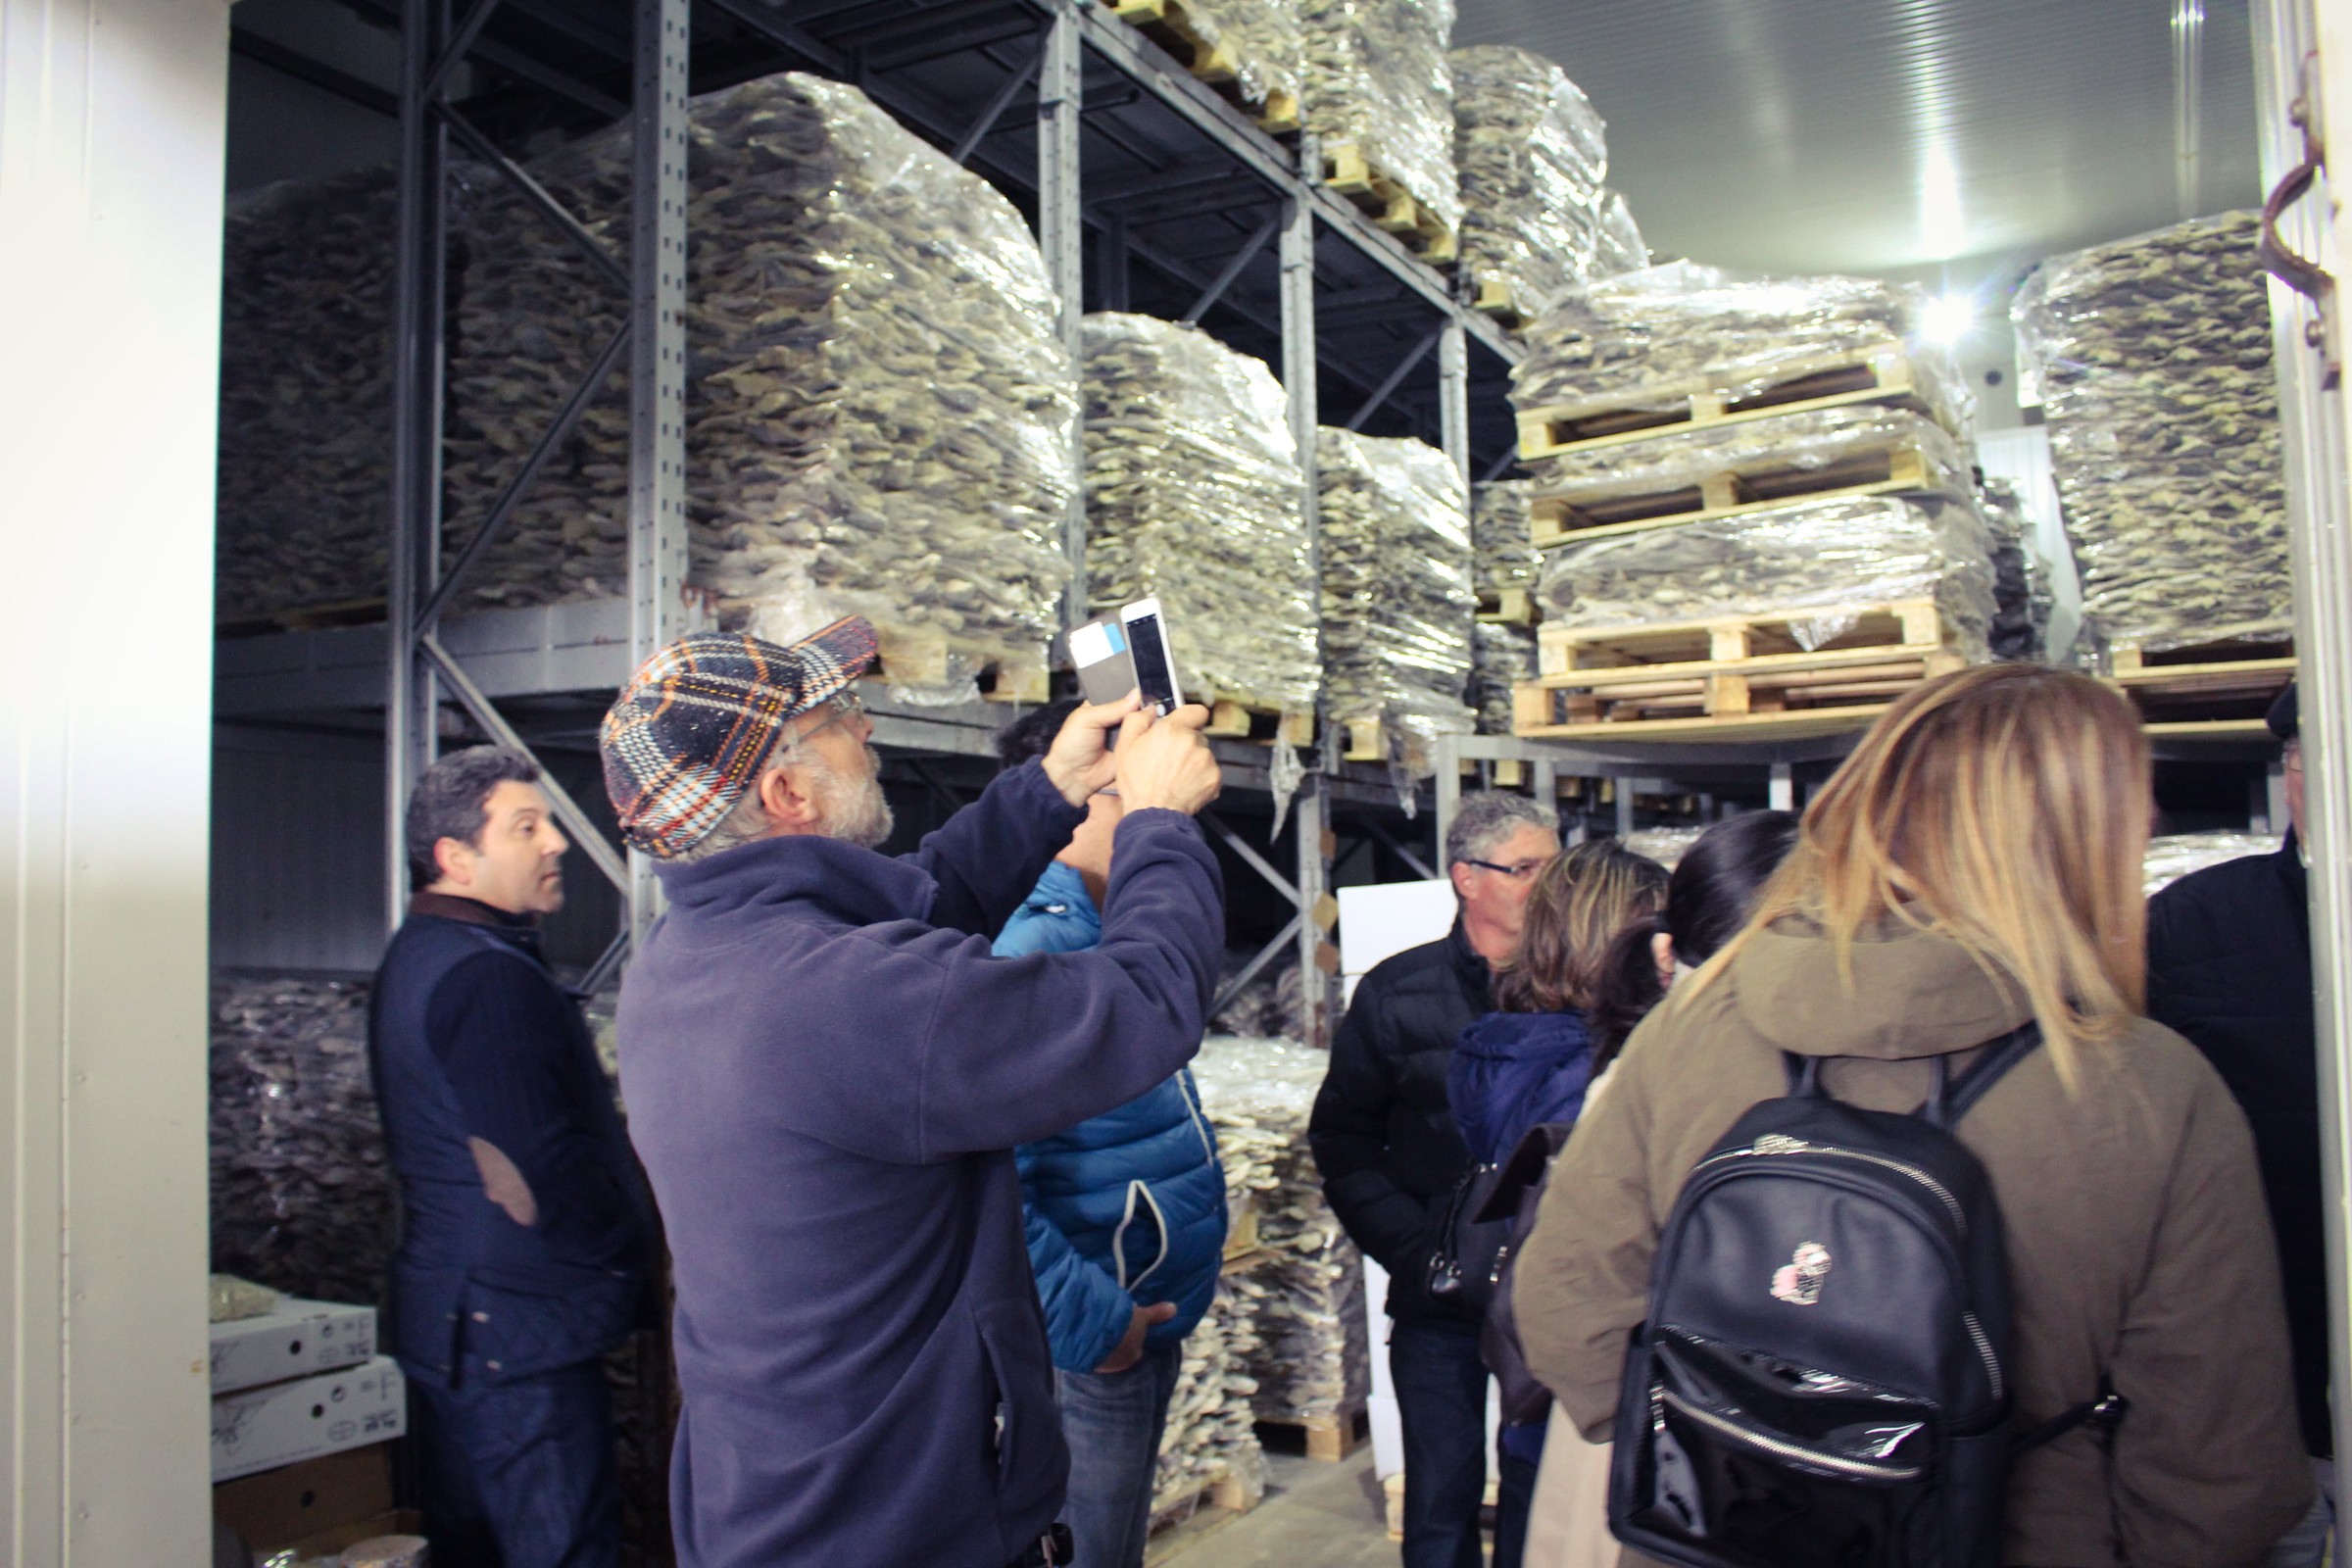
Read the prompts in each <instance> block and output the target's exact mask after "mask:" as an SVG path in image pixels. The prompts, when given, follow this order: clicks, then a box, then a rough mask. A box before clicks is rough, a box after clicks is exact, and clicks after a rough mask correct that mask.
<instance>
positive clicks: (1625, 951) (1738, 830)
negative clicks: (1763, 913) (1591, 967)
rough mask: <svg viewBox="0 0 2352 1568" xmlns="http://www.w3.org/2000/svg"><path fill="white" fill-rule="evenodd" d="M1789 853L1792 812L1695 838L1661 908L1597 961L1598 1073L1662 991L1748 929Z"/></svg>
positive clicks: (1748, 817) (1750, 816)
mask: <svg viewBox="0 0 2352 1568" xmlns="http://www.w3.org/2000/svg"><path fill="white" fill-rule="evenodd" d="M1794 848H1796V813H1795V812H1794V811H1748V812H1745V813H1743V814H1741V815H1740V816H1735V817H1732V818H1730V819H1729V820H1727V821H1722V822H1718V823H1716V824H1715V825H1714V826H1713V827H1711V828H1709V829H1707V830H1706V832H1704V833H1702V834H1700V835H1699V838H1698V842H1697V843H1695V844H1693V845H1691V848H1690V850H1689V851H1688V852H1686V853H1685V854H1684V856H1683V858H1682V860H1681V862H1680V863H1679V864H1677V865H1676V866H1675V868H1674V875H1673V876H1672V877H1671V878H1669V879H1668V881H1667V883H1666V907H1665V909H1664V910H1663V911H1662V912H1660V913H1659V915H1658V916H1657V918H1656V919H1654V920H1652V921H1650V922H1649V923H1647V924H1645V925H1634V926H1628V927H1626V928H1625V929H1624V930H1623V931H1621V932H1619V933H1618V934H1617V938H1616V940H1615V941H1614V942H1613V943H1611V944H1610V946H1609V951H1608V953H1607V954H1606V955H1605V956H1603V957H1602V958H1601V960H1600V963H1599V970H1598V980H1597V981H1596V983H1595V986H1594V995H1593V1002H1592V1005H1591V1007H1590V1009H1589V1014H1590V1015H1589V1018H1588V1022H1589V1024H1590V1027H1591V1032H1592V1035H1593V1055H1594V1058H1595V1064H1594V1067H1593V1072H1594V1074H1595V1075H1598V1074H1599V1073H1600V1072H1602V1071H1605V1070H1606V1069H1607V1067H1608V1064H1609V1063H1610V1062H1612V1061H1614V1060H1615V1059H1616V1057H1617V1053H1618V1052H1619V1050H1621V1049H1622V1048H1623V1047H1624V1045H1625V1037H1626V1036H1627V1035H1630V1034H1632V1033H1633V1032H1634V1025H1636V1024H1638V1023H1640V1022H1641V1021H1642V1019H1643V1018H1644V1017H1646V1016H1647V1015H1648V1013H1649V1009H1650V1008H1652V1007H1654V1006H1656V1005H1658V1004H1659V1003H1660V1002H1662V1001H1664V1000H1665V997H1666V991H1667V988H1668V987H1670V986H1672V985H1673V984H1674V982H1675V978H1676V977H1677V976H1678V975H1685V974H1689V973H1691V971H1692V970H1693V969H1696V968H1697V967H1698V966H1699V965H1700V964H1702V963H1704V962H1706V961H1707V960H1708V959H1709V958H1712V957H1713V956H1715V955H1716V954H1717V953H1719V952H1721V951H1722V949H1723V946H1724V944H1725V943H1727V942H1729V941H1731V940H1732V938H1734V937H1736V936H1738V935H1739V934H1740V927H1741V926H1743V925H1745V924H1747V916H1748V913H1749V911H1751V910H1753V909H1754V908H1755V907H1756V895H1757V894H1759V893H1761V892H1763V891H1764V884H1765V882H1766V881H1768V880H1769V879H1770V878H1771V876H1772V873H1773V872H1775V871H1777V870H1779V869H1780V866H1781V862H1782V861H1783V860H1785V859H1787V858H1789V851H1790V850H1792V849H1794Z"/></svg>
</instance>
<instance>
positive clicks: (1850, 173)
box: [1454, 0, 2260, 272]
mask: <svg viewBox="0 0 2352 1568" xmlns="http://www.w3.org/2000/svg"><path fill="white" fill-rule="evenodd" d="M1459 5H1460V17H1459V22H1458V24H1457V25H1456V27H1455V29H1454V40H1455V42H1456V43H1457V44H1473V43H1510V44H1518V45H1521V46H1523V47H1526V48H1529V49H1533V50H1535V51H1537V52H1538V53H1540V54H1544V55H1546V56H1548V57H1550V58H1551V59H1553V60H1556V61H1557V62H1559V64H1560V65H1561V66H1562V67H1563V68H1565V69H1566V71H1567V72H1568V73H1569V75H1570V76H1572V77H1574V78H1575V79H1576V81H1577V82H1578V83H1579V84H1580V85H1581V86H1583V87H1584V89H1585V90H1586V91H1587V92H1588V93H1589V94H1591V95H1592V98H1593V102H1594V103H1595V104H1596V105H1597V106H1598V108H1599V109H1600V112H1601V114H1602V115H1603V116H1604V117H1606V119H1607V120H1608V123H1609V156H1610V166H1611V176H1610V177H1611V180H1612V182H1613V183H1615V184H1617V185H1618V186H1620V187H1621V188H1623V189H1624V190H1625V191H1626V193H1627V194H1628V196H1629V197H1630V198H1631V200H1632V202H1633V207H1634V213H1635V216H1636V217H1637V218H1638V219H1639V220H1640V221H1641V223H1642V230H1643V233H1644V235H1645V237H1646V238H1647V239H1648V240H1649V242H1650V244H1651V246H1652V248H1653V249H1654V250H1655V251H1656V252H1657V253H1658V254H1659V255H1661V256H1667V255H1687V256H1691V257H1694V258H1697V259H1699V260H1702V261H1708V262H1714V263H1718V264H1721V265H1726V266H1732V267H1739V268H1746V269H1755V270H1778V271H1830V270H1845V271H1874V272H1875V271H1892V270H1915V269H1918V268H1920V267H1922V266H1924V265H1927V264H1934V263H1942V262H1962V261H1964V260H1965V259H1968V258H1976V257H1991V256H2003V257H2014V256H2018V255H2027V256H2037V255H2046V254H2049V253H2052V252H2055V251H2062V250H2068V249H2072V248H2075V247H2077V246H2080V245H2084V244H2089V243H2093V242H2096V241H2098V240H2102V239H2108V238H2113V237H2117V236H2121V235H2124V234H2130V233H2135V232H2138V231H2140V230H2142V229H2147V228H2153V227H2157V226H2160V225H2162V224H2164V223H2168V222H2171V221H2174V220H2175V219H2176V218H2177V217H2178V216H2180V215H2179V212H2178V208H2177V205H2176V198H2175V184H2174V167H2175V165H2174V132H2173V125H2174V88H2173V78H2174V67H2173V41H2172V40H2173V29H2172V15H2173V6H2172V4H2171V3H2170V0H1598V3H1593V0H1459ZM2204 15H2205V24H2204V71H2203V75H2204V87H2203V93H2202V95H2201V100H2202V148H2203V153H2204V157H2203V170H2202V178H2201V180H2200V181H2199V201H2198V206H2199V208H2200V210H2203V211H2209V212H2210V211H2219V210H2222V209H2225V208H2229V207H2235V206H2249V205H2254V204H2256V203H2258V202H2259V200H2260V191H2259V189H2258V188H2257V187H2258V175H2257V173H2256V167H2255V139H2254V138H2255V132H2254V83H2253V65H2252V51H2251V42H2250V35H2249V30H2248V25H2247V16H2246V6H2245V4H2244V3H2243V0H2205V4H2204ZM1955 270H1956V271H1958V270H1966V269H1965V268H1955Z"/></svg>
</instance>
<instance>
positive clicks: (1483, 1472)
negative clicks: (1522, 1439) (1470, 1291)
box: [1389, 1318, 1487, 1568]
mask: <svg viewBox="0 0 2352 1568" xmlns="http://www.w3.org/2000/svg"><path fill="white" fill-rule="evenodd" d="M1389 1377H1390V1379H1391V1380H1392V1381H1393V1382H1394V1383H1395V1384H1396V1385H1397V1415H1398V1416H1399V1417H1400V1418H1401V1420H1402V1423H1403V1426H1404V1568H1480V1565H1481V1564H1482V1563H1483V1562H1484V1561H1485V1558H1486V1552H1485V1550H1484V1548H1483V1547H1482V1546H1481V1544H1480V1543H1479V1539H1478V1505H1479V1503H1480V1501H1481V1500H1482V1499H1483V1498H1484V1497H1485V1496H1486V1492H1487V1363H1486V1362H1485V1361H1483V1360H1481V1359H1480V1358H1479V1354H1478V1325H1476V1324H1475V1323H1449V1322H1442V1321H1429V1320H1426V1319H1421V1318H1397V1319H1396V1320H1395V1321H1394V1322H1393V1323H1392V1324H1391V1325H1390V1328H1389Z"/></svg>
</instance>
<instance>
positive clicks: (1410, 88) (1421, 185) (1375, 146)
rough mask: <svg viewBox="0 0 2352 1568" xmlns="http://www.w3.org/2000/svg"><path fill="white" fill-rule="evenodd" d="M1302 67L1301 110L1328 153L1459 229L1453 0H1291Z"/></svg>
mask: <svg viewBox="0 0 2352 1568" xmlns="http://www.w3.org/2000/svg"><path fill="white" fill-rule="evenodd" d="M1299 22H1300V25H1301V26H1302V27H1303V29H1304V36H1305V50H1306V73H1305V77H1304V80H1303V84H1302V87H1301V90H1300V93H1299V114H1300V119H1301V122H1302V123H1303V124H1304V125H1305V127H1306V129H1308V130H1309V131H1312V132H1313V133H1314V134H1315V135H1317V136H1319V137H1321V138H1322V142H1323V150H1324V152H1325V153H1327V154H1328V153H1330V152H1331V151H1332V150H1333V149H1334V148H1336V147H1339V146H1341V145H1344V144H1352V145H1353V146H1354V147H1355V148H1356V149H1357V151H1359V152H1361V153H1362V154H1363V156H1364V159H1365V161H1366V162H1367V163H1369V164H1370V165H1371V166H1372V167H1373V168H1374V169H1377V170H1378V171H1379V172H1382V173H1384V174H1386V175H1388V176H1389V178H1391V179H1393V180H1395V181H1396V182H1397V184H1399V185H1401V186H1403V187H1404V189H1405V191H1406V193H1407V194H1409V195H1410V196H1411V197H1412V198H1413V200H1414V201H1416V202H1418V203H1419V204H1420V205H1421V206H1422V207H1424V208H1426V209H1428V210H1429V211H1430V212H1431V213H1433V214H1435V215H1436V217H1437V219H1438V221H1440V222H1442V223H1444V224H1445V225H1446V227H1447V228H1448V229H1451V230H1452V231H1454V232H1455V233H1457V234H1458V233H1460V232H1461V226H1462V198H1461V192H1460V187H1459V183H1458V181H1457V180H1456V179H1455V177H1454V169H1453V68H1452V65H1451V64H1450V62H1448V61H1447V59H1446V42H1447V40H1448V39H1449V38H1450V37H1451V36H1452V33H1453V0H1299Z"/></svg>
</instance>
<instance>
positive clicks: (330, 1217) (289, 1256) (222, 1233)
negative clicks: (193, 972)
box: [211, 975, 396, 1301]
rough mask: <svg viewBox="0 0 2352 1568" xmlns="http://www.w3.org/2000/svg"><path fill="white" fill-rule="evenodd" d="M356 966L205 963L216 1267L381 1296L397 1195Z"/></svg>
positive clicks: (340, 1296)
mask: <svg viewBox="0 0 2352 1568" xmlns="http://www.w3.org/2000/svg"><path fill="white" fill-rule="evenodd" d="M211 1058H212V1059H211V1078H212V1097H211V1145H212V1151H211V1164H212V1223H213V1267H214V1268H216V1269H219V1270H221V1272H223V1273H233V1274H236V1275H239V1276H242V1277H243V1278H245V1279H248V1280H252V1281H255V1282H258V1283H260V1284H263V1285H267V1286H270V1287H271V1288H272V1289H274V1290H277V1291H281V1292H283V1293H285V1294H286V1295H288V1296H298V1297H303V1298H306V1299H311V1300H320V1301H380V1300H382V1299H384V1282H385V1278H386V1275H387V1272H388V1270H389V1268H390V1265H391V1259H392V1246H393V1239H394V1226H395V1223H396V1222H395V1218H394V1209H395V1198H394V1188H393V1178H392V1171H391V1166H390V1164H389V1163H388V1162H387V1158H386V1155H385V1152H384V1136H383V1128H382V1125H381V1124H380V1123H379V1122H378V1121H377V1119H376V1111H375V1092H374V1089H373V1087H372V1086H371V1084H370V1082H369V1079H368V984H367V982H365V981H360V980H322V979H300V978H286V977H276V976H248V975H216V976H215V977H214V979H213V985H212V1049H211Z"/></svg>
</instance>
